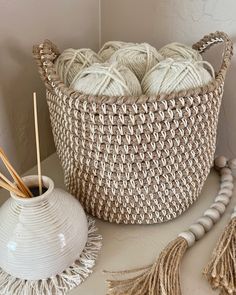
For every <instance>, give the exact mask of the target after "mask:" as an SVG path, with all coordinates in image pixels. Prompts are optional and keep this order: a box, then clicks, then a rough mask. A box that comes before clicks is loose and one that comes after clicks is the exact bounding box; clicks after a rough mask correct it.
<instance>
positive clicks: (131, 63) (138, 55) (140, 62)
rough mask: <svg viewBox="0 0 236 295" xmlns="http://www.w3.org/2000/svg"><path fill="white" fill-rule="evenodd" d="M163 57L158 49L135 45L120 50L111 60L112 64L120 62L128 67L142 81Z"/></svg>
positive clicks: (144, 44) (145, 44) (143, 44)
mask: <svg viewBox="0 0 236 295" xmlns="http://www.w3.org/2000/svg"><path fill="white" fill-rule="evenodd" d="M161 60H163V57H162V55H161V54H160V53H158V51H157V50H156V48H154V47H153V46H151V45H149V44H147V43H141V44H134V45H129V46H124V47H122V48H120V49H118V50H117V51H116V52H115V53H114V54H113V55H112V56H111V58H110V62H111V63H112V62H118V63H119V64H121V65H124V66H126V67H128V68H129V69H130V70H131V71H132V72H133V73H135V75H136V76H137V78H138V79H139V81H141V80H142V79H143V77H144V75H145V74H146V73H147V72H148V71H149V70H150V69H151V68H152V67H153V66H155V65H156V64H157V63H158V62H159V61H161Z"/></svg>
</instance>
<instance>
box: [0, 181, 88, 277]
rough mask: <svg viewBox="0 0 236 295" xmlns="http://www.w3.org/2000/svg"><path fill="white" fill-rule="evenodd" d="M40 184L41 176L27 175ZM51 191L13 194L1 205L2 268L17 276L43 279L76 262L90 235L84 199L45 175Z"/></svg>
mask: <svg viewBox="0 0 236 295" xmlns="http://www.w3.org/2000/svg"><path fill="white" fill-rule="evenodd" d="M23 179H24V181H25V183H26V184H27V185H28V187H34V186H37V183H38V178H37V176H27V177H25V178H23ZM42 181H43V185H44V187H45V188H46V189H47V191H46V192H45V193H44V194H43V195H41V196H38V197H34V198H20V197H18V196H16V195H15V194H13V193H12V194H11V198H9V199H8V200H7V201H6V202H5V203H4V204H3V205H2V207H1V208H0V268H2V269H3V270H4V271H5V272H6V273H8V274H10V275H12V276H13V277H16V278H20V279H24V280H25V279H26V280H40V279H46V278H49V277H54V276H56V275H57V274H60V273H61V272H63V271H64V270H65V269H66V268H68V267H69V266H70V265H72V264H73V263H74V262H75V261H76V260H77V259H78V258H79V256H80V254H81V253H82V251H83V249H84V247H85V244H86V242H87V238H88V224H87V218H86V215H85V213H84V210H83V208H82V207H81V205H80V203H79V202H78V201H77V200H76V199H75V198H74V197H72V196H71V195H70V194H68V193H67V192H65V191H63V190H61V189H56V188H54V183H53V181H52V180H51V179H50V178H48V177H46V176H43V178H42Z"/></svg>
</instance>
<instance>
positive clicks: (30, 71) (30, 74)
mask: <svg viewBox="0 0 236 295" xmlns="http://www.w3.org/2000/svg"><path fill="white" fill-rule="evenodd" d="M2 44H4V46H3V47H4V48H3V51H4V55H3V56H5V58H4V60H1V61H0V77H1V88H2V94H1V95H2V97H0V108H1V109H4V110H5V116H6V117H7V118H6V119H5V120H4V122H3V125H4V130H5V134H6V135H8V136H9V137H11V138H7V139H6V138H5V140H4V142H0V144H1V145H2V146H3V147H4V148H5V150H6V153H7V154H9V153H10V151H12V150H13V147H10V146H9V145H14V148H15V150H17V153H16V155H17V159H12V161H13V164H14V165H15V167H16V168H17V169H18V170H19V171H20V172H24V171H26V170H27V169H29V168H30V167H32V159H35V161H34V162H35V163H36V150H35V137H34V136H35V135H34V117H33V116H34V115H33V100H32V93H33V91H36V92H37V101H38V116H39V129H40V142H41V155H42V159H43V158H45V157H46V156H48V155H49V154H51V153H52V152H53V151H54V144H53V138H52V134H51V129H50V122H49V114H48V109H47V104H46V99H45V91H44V90H43V91H42V89H43V87H42V84H41V85H40V80H39V77H38V73H37V67H36V65H35V63H34V60H33V57H32V55H31V51H32V50H31V49H32V48H29V50H28V51H25V50H24V49H23V48H22V47H21V45H20V44H19V43H18V42H17V40H13V39H11V40H5V41H3V42H2ZM1 100H2V101H1ZM3 139H4V137H3ZM0 141H2V139H1V138H0ZM6 141H7V142H6ZM9 149H10V151H9V152H8V150H9ZM10 155H15V153H10ZM14 162H15V163H14Z"/></svg>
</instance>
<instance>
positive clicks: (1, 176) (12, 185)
mask: <svg viewBox="0 0 236 295" xmlns="http://www.w3.org/2000/svg"><path fill="white" fill-rule="evenodd" d="M0 179H2V180H3V181H5V182H6V183H7V184H8V185H10V186H11V187H13V188H16V186H15V185H14V183H13V182H11V181H10V180H9V179H8V178H7V177H6V176H5V175H4V174H2V173H1V172H0Z"/></svg>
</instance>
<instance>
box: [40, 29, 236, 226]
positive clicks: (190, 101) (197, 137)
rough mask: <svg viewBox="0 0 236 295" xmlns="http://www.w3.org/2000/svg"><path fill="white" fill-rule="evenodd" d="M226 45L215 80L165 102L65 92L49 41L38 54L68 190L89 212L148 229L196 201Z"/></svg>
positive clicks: (218, 37)
mask: <svg viewBox="0 0 236 295" xmlns="http://www.w3.org/2000/svg"><path fill="white" fill-rule="evenodd" d="M202 40H205V41H200V42H199V43H197V44H199V45H196V44H195V45H194V46H198V48H199V50H201V51H203V50H204V49H205V48H206V47H207V46H210V45H209V44H210V43H209V42H211V43H214V42H215V43H218V42H225V43H224V44H225V50H224V53H225V54H224V57H223V63H222V67H221V69H220V71H219V73H218V74H217V76H216V80H214V81H213V83H210V84H209V85H206V86H205V87H203V88H199V89H196V90H189V91H186V92H179V93H171V94H170V95H166V96H163V95H162V96H159V97H157V96H152V97H147V96H140V97H107V96H104V97H97V96H92V95H90V96H89V95H84V94H81V93H78V92H77V91H74V90H73V89H69V88H67V87H66V86H65V85H64V84H63V83H62V82H61V81H60V80H59V78H58V76H57V74H56V72H55V68H54V64H53V61H54V60H55V59H56V57H57V56H58V54H59V52H58V50H57V49H56V47H55V45H53V44H52V43H51V42H50V41H46V42H45V43H43V44H41V45H40V46H36V47H34V57H35V59H36V61H37V64H38V65H39V68H40V70H39V71H40V75H41V77H42V79H43V81H44V82H45V85H46V87H47V102H48V106H49V112H50V117H51V124H52V129H53V135H54V140H55V144H56V148H57V153H58V155H59V158H60V161H61V164H62V167H63V170H64V173H65V184H66V186H67V188H68V189H69V190H70V192H71V193H72V194H73V195H75V196H76V197H78V198H79V200H80V201H81V203H82V205H83V206H84V208H85V209H86V211H87V212H89V213H91V214H92V215H94V216H97V217H99V218H102V219H105V220H108V221H110V222H117V223H137V224H142V223H146V224H150V223H158V222H163V221H167V220H171V219H173V218H175V217H177V216H178V215H180V214H182V213H183V212H184V211H185V210H186V209H187V208H188V207H189V206H190V205H191V204H192V203H193V202H194V201H195V200H196V199H197V197H198V195H199V193H200V191H201V189H202V186H203V184H204V182H205V179H206V177H207V175H208V173H209V170H210V167H211V165H212V163H213V157H214V152H215V143H216V130H217V123H218V114H219V109H220V104H221V99H222V95H223V82H224V79H223V78H224V75H225V71H226V68H227V66H228V63H229V58H230V56H231V54H232V50H231V49H230V41H228V40H227V38H226V36H225V34H224V33H219V32H217V33H215V34H211V35H209V36H208V37H205V39H204V38H203V39H202Z"/></svg>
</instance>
